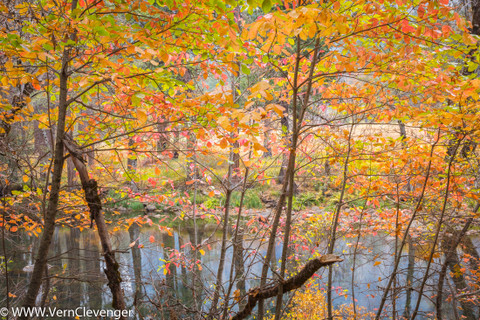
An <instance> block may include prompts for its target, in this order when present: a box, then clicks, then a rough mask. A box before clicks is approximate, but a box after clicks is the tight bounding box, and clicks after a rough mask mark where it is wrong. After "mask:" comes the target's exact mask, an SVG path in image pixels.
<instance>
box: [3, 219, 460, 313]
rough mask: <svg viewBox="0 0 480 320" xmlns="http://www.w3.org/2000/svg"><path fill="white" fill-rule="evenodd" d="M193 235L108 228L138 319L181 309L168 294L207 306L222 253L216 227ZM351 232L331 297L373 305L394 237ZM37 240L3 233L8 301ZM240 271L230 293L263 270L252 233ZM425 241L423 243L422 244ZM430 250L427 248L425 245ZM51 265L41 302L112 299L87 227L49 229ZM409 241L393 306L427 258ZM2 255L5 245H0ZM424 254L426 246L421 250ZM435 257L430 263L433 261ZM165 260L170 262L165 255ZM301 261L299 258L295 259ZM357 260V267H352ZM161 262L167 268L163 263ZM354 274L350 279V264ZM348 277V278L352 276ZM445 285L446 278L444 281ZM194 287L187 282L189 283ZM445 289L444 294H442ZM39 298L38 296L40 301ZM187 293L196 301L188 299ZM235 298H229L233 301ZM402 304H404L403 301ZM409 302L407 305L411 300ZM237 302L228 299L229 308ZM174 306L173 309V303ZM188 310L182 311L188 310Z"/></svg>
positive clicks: (99, 305)
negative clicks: (410, 246)
mask: <svg viewBox="0 0 480 320" xmlns="http://www.w3.org/2000/svg"><path fill="white" fill-rule="evenodd" d="M197 237H198V239H197V240H198V243H202V247H201V248H202V250H201V251H200V250H196V251H192V249H191V246H190V243H194V242H195V241H194V240H195V239H194V232H193V230H192V229H191V228H181V227H178V228H177V229H176V230H174V231H173V232H170V233H169V232H166V231H161V230H159V228H156V227H149V226H142V227H138V226H137V225H133V226H132V227H130V228H129V230H121V231H117V232H114V233H113V234H112V245H113V247H114V248H116V249H117V250H118V252H117V259H118V261H119V264H120V272H121V275H122V279H123V289H124V292H125V296H126V302H127V306H128V307H129V308H132V309H134V310H135V312H136V317H137V318H138V319H161V318H162V317H163V318H165V319H169V318H174V317H175V316H178V317H179V318H181V315H180V314H179V315H173V314H175V311H174V310H177V309H176V308H178V305H177V306H174V305H172V301H175V300H178V301H180V302H181V303H182V304H184V305H185V306H187V307H189V308H191V309H193V310H195V309H196V310H198V309H203V310H208V306H209V300H208V299H207V297H211V292H212V288H213V284H214V281H215V278H216V270H217V267H218V264H219V260H220V239H221V235H220V233H218V232H215V231H212V230H208V229H205V228H201V229H200V230H198V232H197ZM356 241H357V239H356V238H344V239H340V240H339V241H338V242H337V245H336V250H335V252H336V253H337V254H339V255H341V256H342V258H343V259H344V261H343V262H341V263H338V264H336V265H335V266H334V268H333V270H334V271H333V279H334V304H335V306H337V307H338V306H340V305H342V304H346V303H351V302H352V288H354V291H355V299H356V302H357V306H363V307H365V308H366V310H368V311H372V312H375V310H376V309H375V308H377V307H378V305H379V303H380V299H381V295H382V292H383V290H382V289H383V287H385V286H386V282H387V279H388V276H389V275H390V274H391V271H392V270H393V259H394V257H393V253H394V250H393V248H394V239H393V238H392V237H390V236H387V235H380V234H378V235H376V236H370V235H364V236H363V237H362V238H361V239H360V241H361V242H360V247H359V248H357V250H356V254H354V250H355V249H354V248H355V243H356ZM37 246H38V238H36V237H32V236H28V235H26V234H21V233H17V234H14V235H9V236H8V237H7V239H6V252H7V257H8V260H9V263H8V268H9V272H8V290H9V292H10V293H11V297H10V298H9V299H10V304H11V305H12V304H13V305H15V304H18V303H20V301H21V298H22V295H23V294H24V293H25V290H26V287H27V284H28V281H29V277H30V274H31V273H30V271H31V267H32V264H33V256H32V251H33V252H35V251H36V249H37ZM243 246H244V248H245V251H244V257H245V258H244V260H243V266H238V268H240V269H239V270H241V269H242V267H243V269H244V270H243V271H244V272H243V277H241V278H240V279H241V280H243V279H244V280H245V281H237V282H236V284H235V285H234V286H233V287H232V288H231V296H233V295H234V292H235V290H237V289H238V290H239V292H244V290H246V291H248V289H249V288H252V287H254V286H256V285H258V283H259V282H258V276H259V275H260V273H261V266H262V264H261V259H260V257H261V256H262V255H264V254H265V251H266V245H265V244H262V243H261V242H260V241H259V240H257V239H250V238H249V237H248V236H247V235H245V239H244V244H243ZM317 248H319V249H318V251H319V252H320V253H324V252H322V251H325V249H324V248H326V243H324V242H322V241H320V242H319V243H318V247H317ZM427 248H428V246H427ZM2 249H3V248H2ZM428 250H430V248H428ZM50 251H51V252H50V257H49V261H48V263H49V271H48V275H49V277H50V281H49V282H50V290H49V295H48V297H47V305H49V306H56V307H59V308H64V309H66V308H76V307H78V306H85V307H87V308H90V309H103V308H110V307H111V296H110V293H109V289H108V286H107V284H106V278H105V276H104V273H103V267H104V264H103V260H102V257H101V252H100V244H99V240H98V237H97V235H96V233H95V232H94V231H93V230H83V231H82V232H80V231H79V230H78V229H70V228H58V229H57V230H56V231H55V235H54V241H53V244H52V247H51V250H50ZM232 252H233V247H232V246H230V247H229V248H228V250H227V255H226V256H227V260H226V268H225V270H224V273H223V279H224V281H227V280H228V279H229V278H230V274H231V272H232V271H233V272H235V270H236V269H235V268H233V267H231V265H232V261H233V260H232ZM408 253H409V250H408V246H407V248H406V249H405V250H404V252H403V253H402V255H405V257H404V258H402V260H401V264H400V269H399V276H398V278H397V281H396V284H397V288H398V291H397V294H396V295H397V299H396V312H397V313H396V314H397V317H398V316H402V315H404V314H405V309H406V306H407V305H408V295H407V291H408V290H406V284H407V275H408V274H409V273H410V276H412V277H413V282H412V288H413V290H410V292H411V294H410V298H409V299H410V305H412V306H415V303H416V301H417V294H416V291H415V289H416V288H418V287H419V285H420V283H419V281H420V280H421V279H422V278H423V275H424V271H425V267H426V261H425V260H424V259H423V258H422V253H421V250H418V249H417V250H416V253H415V254H414V255H413V253H412V252H410V258H411V259H410V263H409V259H408V256H407V255H408ZM0 255H3V252H0ZM275 255H276V260H277V261H278V260H279V259H280V255H281V244H278V245H277V247H276V250H275ZM423 255H424V254H423ZM310 256H311V252H303V253H302V252H300V254H299V257H300V259H301V260H302V261H305V260H308V258H309V257H310ZM184 258H185V259H189V260H190V261H195V260H197V259H198V260H199V262H200V263H199V264H200V266H201V268H202V270H199V268H198V266H194V267H193V269H192V268H191V267H192V266H191V265H189V264H186V265H182V264H181V263H178V264H177V266H176V265H175V264H174V263H172V262H171V261H173V262H179V261H181V260H182V259H184ZM439 261H440V260H439V259H438V258H437V259H436V260H435V261H434V264H433V269H438V262H439ZM169 262H170V263H169ZM302 264H303V262H299V265H298V266H299V267H301V265H302ZM354 264H355V268H354ZM165 269H166V270H167V271H165ZM353 269H355V277H354V279H352V270H353ZM436 278H437V276H436V274H435V273H433V275H432V277H430V279H429V280H428V282H427V287H426V297H425V298H423V300H422V303H421V305H420V311H421V313H420V317H418V318H417V319H431V318H432V317H431V316H430V315H429V313H431V312H433V311H434V304H433V300H434V298H433V299H432V298H431V296H433V292H432V291H430V289H431V288H434V287H436ZM315 279H316V280H315V281H317V283H318V284H319V287H320V288H324V283H325V282H326V279H327V269H321V270H319V272H318V273H317V276H316V277H315ZM352 280H353V282H352ZM0 281H1V283H0V290H1V297H2V299H1V302H0V303H1V306H5V304H6V297H7V295H6V292H7V286H6V277H5V272H4V271H3V272H2V275H1V279H0ZM445 287H447V288H449V287H448V284H446V286H445ZM192 288H193V289H192ZM449 292H450V291H448V292H446V293H445V294H444V296H448V295H449ZM40 300H41V298H40V297H39V303H40ZM193 301H196V303H194V302H193ZM233 301H234V300H233V299H232V302H233ZM387 303H388V307H386V308H385V319H388V318H391V313H392V306H391V300H390V299H389V300H388V301H387ZM444 306H445V309H446V310H445V313H446V314H445V317H446V319H455V310H454V309H455V304H454V303H452V302H448V303H445V304H444ZM407 308H408V307H407ZM412 308H413V307H412ZM237 309H238V307H237V306H234V308H233V309H232V310H233V311H235V310H237ZM172 310H173V311H172ZM186 318H188V317H186Z"/></svg>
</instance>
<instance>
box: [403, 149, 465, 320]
mask: <svg viewBox="0 0 480 320" xmlns="http://www.w3.org/2000/svg"><path fill="white" fill-rule="evenodd" d="M462 140H463V139H461V140H459V141H458V143H457V145H456V148H455V150H454V152H453V155H452V156H451V157H450V161H449V162H448V168H447V184H446V186H445V195H444V197H443V205H442V212H441V213H440V218H439V221H438V224H437V229H436V231H435V238H434V240H433V245H432V250H431V252H430V256H429V257H428V262H427V270H426V271H425V276H424V277H423V280H422V283H421V284H420V290H419V292H418V299H417V304H416V306H415V309H414V310H413V313H412V320H414V319H415V317H416V316H417V314H418V309H419V307H420V302H421V301H422V298H423V289H424V288H425V284H426V282H427V279H428V272H429V271H430V266H431V264H432V261H433V255H434V254H435V247H436V246H437V243H438V238H439V236H440V231H441V228H442V224H443V219H444V216H445V211H446V209H447V203H448V194H449V189H450V181H451V178H452V174H451V173H452V171H451V170H452V165H453V162H454V160H455V156H456V155H457V150H458V147H459V146H460V143H461V142H462Z"/></svg>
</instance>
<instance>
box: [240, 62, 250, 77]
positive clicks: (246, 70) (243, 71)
mask: <svg viewBox="0 0 480 320" xmlns="http://www.w3.org/2000/svg"><path fill="white" fill-rule="evenodd" d="M241 68H242V73H244V74H246V75H249V74H250V69H249V68H248V67H247V66H246V65H245V64H242V67H241Z"/></svg>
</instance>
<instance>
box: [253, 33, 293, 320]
mask: <svg viewBox="0 0 480 320" xmlns="http://www.w3.org/2000/svg"><path fill="white" fill-rule="evenodd" d="M297 43H299V38H298V37H297ZM300 59H301V57H300V45H298V46H297V53H296V58H295V72H294V80H293V88H292V89H293V102H292V105H293V114H294V115H295V116H296V114H297V109H296V107H297V98H298V97H297V94H298V72H299V65H300ZM297 134H298V132H296V130H294V131H293V133H292V141H293V140H295V141H297V139H296V138H294V137H295V136H296V135H297ZM295 148H296V146H295V145H293V144H291V145H290V153H289V156H288V166H287V168H286V172H285V179H284V181H283V186H282V191H281V194H280V198H279V199H278V202H277V206H276V208H275V214H274V218H273V223H272V230H271V231H270V238H269V239H268V247H267V254H266V255H265V261H264V262H263V267H262V275H261V278H260V288H264V286H265V285H266V282H267V274H268V269H269V266H270V259H271V257H272V252H273V248H274V247H275V239H276V235H277V229H278V226H279V222H280V216H281V214H282V211H283V205H284V204H285V199H286V196H287V187H288V183H289V180H290V179H288V177H289V176H290V175H293V174H294V170H295V157H296V152H293V151H294V150H295ZM264 313H265V311H264V301H263V299H259V300H258V320H263V316H264Z"/></svg>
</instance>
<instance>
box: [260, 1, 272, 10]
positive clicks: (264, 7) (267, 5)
mask: <svg viewBox="0 0 480 320" xmlns="http://www.w3.org/2000/svg"><path fill="white" fill-rule="evenodd" d="M270 9H272V1H271V0H263V3H262V10H263V12H265V13H268V12H270Z"/></svg>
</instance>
